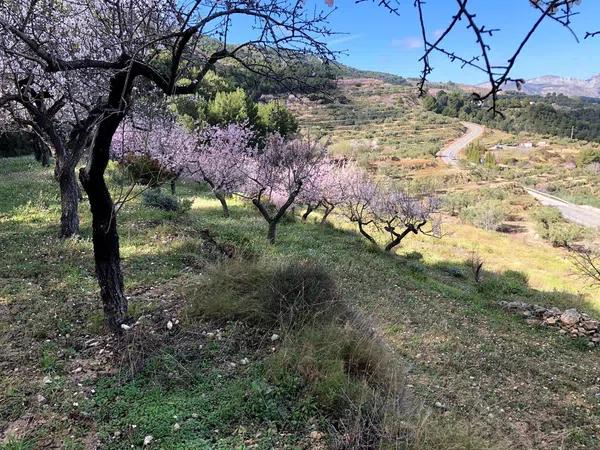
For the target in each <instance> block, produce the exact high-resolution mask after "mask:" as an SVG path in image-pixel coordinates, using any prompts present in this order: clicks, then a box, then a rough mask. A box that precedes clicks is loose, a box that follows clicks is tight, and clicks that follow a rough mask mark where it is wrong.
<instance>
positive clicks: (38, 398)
mask: <svg viewBox="0 0 600 450" xmlns="http://www.w3.org/2000/svg"><path fill="white" fill-rule="evenodd" d="M47 401H48V400H46V397H44V396H43V395H42V394H38V395H37V402H38V403H39V404H40V405H43V404H44V403H46V402H47Z"/></svg>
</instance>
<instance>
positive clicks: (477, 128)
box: [437, 122, 484, 166]
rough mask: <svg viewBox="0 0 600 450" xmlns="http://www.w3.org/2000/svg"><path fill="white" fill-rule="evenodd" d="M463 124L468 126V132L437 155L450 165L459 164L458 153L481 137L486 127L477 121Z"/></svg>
mask: <svg viewBox="0 0 600 450" xmlns="http://www.w3.org/2000/svg"><path fill="white" fill-rule="evenodd" d="M463 125H464V126H465V127H467V131H466V133H465V134H463V135H462V136H461V137H459V138H458V139H455V140H454V141H452V142H451V143H450V144H448V145H447V146H446V147H445V148H444V149H442V150H440V151H439V152H438V153H437V156H438V157H439V158H440V159H441V160H442V161H443V162H444V163H445V164H448V165H450V166H458V154H459V153H460V152H461V150H462V149H464V148H465V147H466V146H467V145H469V144H470V143H471V142H473V141H474V140H475V139H478V138H479V137H481V135H482V134H483V131H484V127H482V126H481V125H477V124H476V123H471V122H463Z"/></svg>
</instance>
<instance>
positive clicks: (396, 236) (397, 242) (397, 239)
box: [385, 227, 417, 252]
mask: <svg viewBox="0 0 600 450" xmlns="http://www.w3.org/2000/svg"><path fill="white" fill-rule="evenodd" d="M410 232H413V233H415V234H417V230H416V229H415V228H414V227H407V228H406V229H405V230H404V231H403V232H402V233H400V234H394V233H393V234H392V235H393V236H394V238H393V239H392V240H391V241H390V242H389V243H388V244H387V245H386V246H385V251H386V252H391V251H392V250H393V249H394V248H395V247H397V246H398V245H400V243H401V242H402V239H404V238H405V237H406V235H407V234H408V233H410Z"/></svg>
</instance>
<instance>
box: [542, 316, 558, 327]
mask: <svg viewBox="0 0 600 450" xmlns="http://www.w3.org/2000/svg"><path fill="white" fill-rule="evenodd" d="M557 322H558V317H555V316H550V317H546V318H545V319H544V323H545V324H547V325H556V323H557Z"/></svg>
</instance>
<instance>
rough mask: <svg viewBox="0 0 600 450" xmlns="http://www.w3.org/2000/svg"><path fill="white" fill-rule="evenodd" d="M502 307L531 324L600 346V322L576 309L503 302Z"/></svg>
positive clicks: (589, 344)
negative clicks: (550, 328)
mask: <svg viewBox="0 0 600 450" xmlns="http://www.w3.org/2000/svg"><path fill="white" fill-rule="evenodd" d="M500 306H501V307H502V308H504V309H506V310H507V311H510V312H512V313H514V314H518V315H520V316H522V317H524V318H525V319H526V320H527V322H528V323H530V324H538V325H541V326H548V327H556V328H557V329H558V330H559V333H561V334H568V335H570V336H571V337H572V338H577V337H582V338H586V339H588V341H589V342H588V346H590V347H594V346H597V345H600V322H599V321H597V320H594V319H592V318H591V317H590V316H588V315H587V314H585V313H582V312H580V311H577V310H576V309H575V308H570V309H565V310H564V311H562V310H560V309H558V308H546V307H544V306H539V305H532V304H529V303H525V302H517V301H515V302H506V301H502V302H500Z"/></svg>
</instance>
